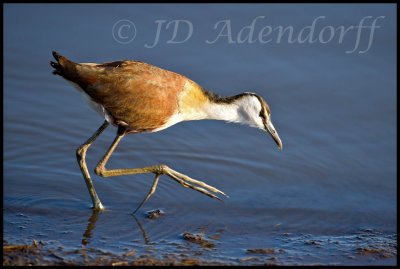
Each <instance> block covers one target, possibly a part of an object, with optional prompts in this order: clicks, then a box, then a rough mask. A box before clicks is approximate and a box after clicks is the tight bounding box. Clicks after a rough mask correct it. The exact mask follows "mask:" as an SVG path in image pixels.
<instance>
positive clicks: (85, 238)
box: [82, 210, 151, 246]
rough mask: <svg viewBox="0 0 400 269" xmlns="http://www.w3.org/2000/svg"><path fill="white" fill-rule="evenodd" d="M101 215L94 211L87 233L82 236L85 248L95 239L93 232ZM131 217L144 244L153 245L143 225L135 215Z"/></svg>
mask: <svg viewBox="0 0 400 269" xmlns="http://www.w3.org/2000/svg"><path fill="white" fill-rule="evenodd" d="M99 213H100V211H99V210H93V211H92V215H91V216H90V217H89V220H88V224H87V226H86V230H85V232H84V233H83V236H82V245H84V246H86V245H87V244H89V243H90V239H91V238H92V237H93V230H94V228H95V227H96V222H97V220H98V218H99ZM131 216H132V217H133V219H134V220H135V222H136V224H137V226H138V227H139V230H140V232H141V233H142V236H143V240H144V243H145V244H146V245H151V242H150V240H149V237H148V235H147V233H146V231H145V230H144V228H143V225H142V224H141V223H140V221H139V220H138V219H137V218H136V217H135V215H133V214H132V215H131Z"/></svg>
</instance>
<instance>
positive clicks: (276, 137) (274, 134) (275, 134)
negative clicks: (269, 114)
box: [265, 120, 282, 149]
mask: <svg viewBox="0 0 400 269" xmlns="http://www.w3.org/2000/svg"><path fill="white" fill-rule="evenodd" d="M265 131H267V132H268V133H269V134H270V135H271V136H272V139H274V141H275V143H276V144H277V145H278V148H279V149H282V141H281V139H280V137H279V135H278V132H277V131H276V130H275V127H274V125H273V124H272V122H271V120H268V121H267V123H266V124H265Z"/></svg>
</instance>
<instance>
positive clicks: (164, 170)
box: [95, 129, 226, 212]
mask: <svg viewBox="0 0 400 269" xmlns="http://www.w3.org/2000/svg"><path fill="white" fill-rule="evenodd" d="M124 136H125V132H124V131H121V129H119V130H118V133H117V136H116V137H115V139H114V141H113V142H112V144H111V146H110V148H109V149H108V151H107V152H106V153H105V155H104V157H103V158H102V160H101V161H100V162H99V163H98V165H97V166H96V169H95V172H96V174H97V175H99V176H102V177H112V176H122V175H132V174H146V173H154V174H155V175H156V179H155V180H154V183H153V186H152V188H151V190H150V191H149V194H148V195H147V197H146V198H145V199H144V201H143V202H142V203H141V204H140V205H139V208H140V206H142V205H143V204H144V203H145V202H146V201H147V200H148V199H149V198H150V196H151V195H152V194H153V193H154V191H155V188H156V186H157V183H158V176H159V175H163V174H164V175H168V176H169V177H171V178H172V179H174V180H175V181H177V182H178V183H179V184H181V185H182V186H183V187H186V188H191V189H193V190H196V191H198V192H201V193H203V194H205V195H207V196H209V197H211V198H215V199H218V200H220V201H221V199H220V198H218V197H217V196H216V195H214V194H212V193H211V192H215V193H220V194H223V195H225V196H226V194H225V193H223V192H222V191H220V190H218V189H217V188H214V187H212V186H210V185H208V184H206V183H204V182H201V181H198V180H195V179H192V178H190V177H188V176H186V175H184V174H181V173H178V172H176V171H175V170H173V169H171V168H169V167H168V166H166V165H164V164H160V165H152V166H146V167H142V168H127V169H110V170H108V169H106V167H105V166H106V164H107V162H108V160H109V159H110V157H111V155H112V153H113V152H114V150H115V148H116V147H117V145H118V144H119V142H120V141H121V139H122V138H123V137H124ZM191 183H193V184H196V185H198V186H194V185H193V184H191ZM210 191H211V192H210ZM139 208H137V209H136V210H135V212H136V211H137V210H138V209H139Z"/></svg>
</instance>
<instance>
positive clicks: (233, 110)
mask: <svg viewBox="0 0 400 269" xmlns="http://www.w3.org/2000/svg"><path fill="white" fill-rule="evenodd" d="M239 108H240V107H239V106H238V104H236V103H230V104H226V103H213V102H209V103H206V104H205V105H204V107H203V109H204V119H209V120H223V121H228V122H241V121H242V119H241V116H240V113H239Z"/></svg>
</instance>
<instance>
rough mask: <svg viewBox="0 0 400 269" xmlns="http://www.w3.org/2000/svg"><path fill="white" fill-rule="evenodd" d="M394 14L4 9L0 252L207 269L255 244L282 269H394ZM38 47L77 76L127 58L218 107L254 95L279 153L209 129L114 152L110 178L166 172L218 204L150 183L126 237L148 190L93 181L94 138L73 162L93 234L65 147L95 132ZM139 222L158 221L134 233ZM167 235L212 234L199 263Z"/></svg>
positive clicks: (128, 144) (244, 131)
mask: <svg viewBox="0 0 400 269" xmlns="http://www.w3.org/2000/svg"><path fill="white" fill-rule="evenodd" d="M395 7H396V6H395V5H394V4H385V5H379V4H363V5H341V4H331V5H328V4H321V5H311V4H303V5H295V4H283V5H278V4H253V5H245V4H229V5H228V4H226V5H225V4H224V5H222V4H201V5H200V4H168V5H162V4H149V5H147V4H134V5H133V4H132V5H123V4H101V5H100V4H98V5H88V4H46V5H42V4H6V5H4V6H3V8H4V11H3V12H4V26H3V27H4V28H3V30H4V43H3V48H4V49H3V52H4V59H3V67H4V84H3V85H4V92H3V105H4V116H3V128H4V133H3V135H4V140H3V143H4V152H3V159H4V163H3V168H4V170H3V176H4V181H3V187H4V192H3V194H4V196H3V202H4V204H3V237H4V240H6V241H7V242H10V243H30V242H31V241H32V239H36V240H42V241H43V242H45V243H46V246H50V247H59V246H62V247H64V248H81V247H82V246H85V245H89V246H91V247H93V248H100V249H105V250H107V251H112V252H115V253H119V252H121V251H127V250H129V249H136V250H137V252H138V253H151V255H154V256H162V255H164V254H165V253H167V252H168V251H169V252H174V253H177V252H182V253H193V251H194V250H196V251H198V253H201V255H202V256H199V257H203V258H205V259H212V260H218V261H221V262H239V261H242V260H241V259H243V258H245V257H247V256H248V254H246V251H245V250H246V249H249V248H267V247H268V248H279V249H283V250H284V252H279V253H278V254H276V256H278V261H279V262H280V263H281V264H292V263H315V262H318V263H322V264H328V263H339V264H396V257H397V252H396V248H395V247H396V246H397V241H396V237H397V230H396V225H397V223H396V199H397V197H396V187H397V186H396V172H397V169H396V146H397V144H396V141H397V140H396V122H397V121H396V105H397V103H396V82H397V81H396V56H397V55H396V45H397V36H396V30H397V29H396V19H397V18H396V11H395ZM283 29H286V30H285V31H283ZM345 30H347V31H345ZM52 50H55V51H58V52H59V53H60V54H62V55H64V56H66V57H68V58H70V59H71V60H73V61H76V62H96V63H97V62H108V61H115V60H123V59H131V60H139V61H144V62H147V63H151V64H153V65H156V66H159V67H162V68H165V69H168V70H171V71H174V72H177V73H180V74H183V75H185V76H187V77H189V78H190V79H192V80H194V81H196V82H197V83H199V84H200V85H201V86H203V87H204V88H205V89H208V90H211V91H214V92H215V93H218V94H220V95H225V96H228V95H235V94H238V93H240V92H244V91H252V92H256V93H258V94H260V95H261V96H263V97H264V98H265V99H266V100H267V102H268V104H269V106H270V108H271V111H272V120H273V122H274V125H275V127H276V129H277V131H278V133H279V134H280V136H281V139H282V141H283V150H282V151H280V150H278V149H277V147H276V145H275V143H274V141H273V140H272V139H271V138H270V137H269V136H267V135H266V134H265V133H263V132H261V131H260V130H257V129H254V128H249V127H246V126H241V125H235V124H227V123H224V122H219V121H197V122H194V121H192V122H184V123H179V124H177V125H175V126H173V127H171V128H169V129H167V130H164V131H162V132H158V133H153V134H138V135H129V136H127V137H125V138H124V139H123V141H122V142H121V143H120V145H119V147H118V148H117V150H116V152H115V154H114V155H113V158H112V159H111V160H110V163H109V167H110V168H128V167H142V166H145V165H152V164H158V163H166V164H167V165H169V166H170V167H172V168H173V169H175V170H177V171H180V172H182V173H184V174H187V175H190V176H191V177H193V178H196V179H199V180H202V181H204V182H206V183H208V184H210V185H213V186H215V187H217V188H218V189H220V190H222V191H224V192H225V193H227V194H228V195H229V196H230V198H229V199H225V203H219V202H216V201H214V200H212V199H209V198H208V197H206V196H203V195H201V194H199V193H197V192H194V191H192V190H189V189H185V188H182V187H181V186H180V185H178V184H176V183H175V182H173V181H172V180H170V179H169V178H168V177H165V176H164V177H162V178H161V180H160V184H159V187H158V190H157V192H156V193H155V195H154V196H153V197H152V198H151V199H150V200H149V202H148V203H147V204H146V205H145V206H144V207H143V208H142V209H141V210H140V211H139V214H138V216H137V220H138V221H139V223H141V227H142V229H139V227H138V225H137V222H135V221H134V219H133V218H132V216H131V215H130V213H131V212H132V211H133V210H134V209H135V208H136V206H137V205H138V204H139V202H140V201H141V200H142V199H143V198H144V197H145V195H146V194H147V192H148V189H149V187H150V185H151V183H152V180H153V176H152V175H135V176H122V177H115V178H109V179H107V180H104V179H101V178H99V177H97V176H96V175H95V174H94V172H93V169H94V167H95V165H96V164H97V162H98V161H99V160H100V158H101V157H102V156H103V154H104V153H105V151H106V149H107V148H108V146H109V145H110V143H111V142H112V140H113V138H114V136H115V132H116V129H115V128H114V127H110V128H108V129H107V130H106V131H105V132H104V134H103V135H102V136H100V137H99V138H98V139H97V140H96V142H95V143H94V144H93V145H92V147H91V148H90V149H89V151H88V154H87V163H88V167H89V171H90V172H91V174H92V178H93V180H94V185H95V188H96V190H97V192H98V194H99V196H100V199H101V200H102V202H103V204H104V205H105V206H106V208H107V210H106V211H105V212H103V213H101V214H100V215H99V216H97V217H96V218H94V219H95V221H93V220H94V219H93V218H91V217H92V210H91V209H90V206H91V200H90V196H89V194H88V191H87V188H86V185H85V183H84V180H83V177H82V175H81V172H80V170H79V167H78V164H77V162H76V157H75V150H76V148H77V147H78V146H79V145H81V144H82V143H83V142H85V141H86V139H87V138H89V137H90V136H91V135H92V134H93V132H94V131H95V130H96V129H97V128H98V127H99V126H100V125H101V123H102V122H103V119H102V118H101V117H100V116H99V115H98V114H97V113H96V112H94V111H93V110H91V108H90V107H89V106H88V105H87V104H86V102H85V100H84V98H82V96H81V95H80V94H79V93H78V91H76V90H75V89H74V88H73V87H71V86H70V84H69V83H67V82H66V81H64V80H63V79H62V78H61V77H58V76H53V75H52V74H51V72H52V68H51V67H50V66H49V61H50V60H52V55H51V51H52ZM155 208H160V209H162V210H163V211H164V212H165V215H164V216H163V217H162V218H160V219H157V220H149V219H147V218H146V217H145V214H144V213H145V212H146V211H147V210H150V209H155ZM90 224H92V226H90ZM89 226H90V227H91V229H90V230H89V233H88V232H87V228H88V227H89ZM143 230H144V231H146V235H147V236H146V238H147V241H146V240H143V237H142V234H143V233H142V232H143ZM184 231H190V232H202V233H204V234H205V235H206V236H212V235H214V238H215V243H216V246H215V248H213V249H212V251H209V250H204V249H203V248H201V247H198V246H193V244H190V243H187V242H182V237H181V233H183V232H184ZM215 235H218V236H215ZM357 236H358V237H359V239H357V238H356V237H357ZM360 238H361V239H360ZM310 240H311V241H310ZM312 240H313V242H318V244H317V246H315V244H314V245H313V244H308V243H309V242H312ZM332 240H333V241H335V242H337V243H335V244H333V243H332V242H333V241H332ZM83 242H84V243H83ZM149 242H150V243H149ZM307 242H308V243H307ZM181 243H182V244H185V243H186V244H188V245H185V246H186V247H187V248H183V249H179V248H178V247H176V244H178V245H179V244H181ZM149 244H150V246H151V248H149ZM360 248H369V249H372V250H374V249H376V250H379V251H383V252H385V251H386V252H387V253H389V254H388V255H386V256H387V257H385V258H382V255H362V254H360V251H359V249H360ZM377 253H380V252H377ZM190 255H192V254H190ZM258 258H259V259H261V260H262V259H264V258H265V259H267V258H268V256H266V257H265V256H263V257H258Z"/></svg>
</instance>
